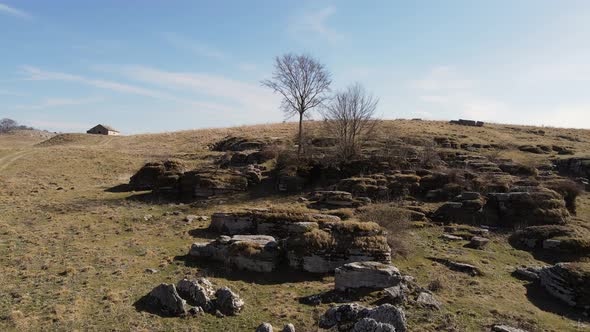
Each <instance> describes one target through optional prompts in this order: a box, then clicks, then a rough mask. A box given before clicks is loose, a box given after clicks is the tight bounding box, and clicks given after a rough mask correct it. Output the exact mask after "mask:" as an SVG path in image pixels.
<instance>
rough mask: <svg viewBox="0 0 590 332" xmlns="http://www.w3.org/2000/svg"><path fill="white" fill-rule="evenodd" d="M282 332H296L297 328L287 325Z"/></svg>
mask: <svg viewBox="0 0 590 332" xmlns="http://www.w3.org/2000/svg"><path fill="white" fill-rule="evenodd" d="M281 332H295V326H294V325H293V324H291V323H289V324H287V325H285V327H283V329H282V330H281Z"/></svg>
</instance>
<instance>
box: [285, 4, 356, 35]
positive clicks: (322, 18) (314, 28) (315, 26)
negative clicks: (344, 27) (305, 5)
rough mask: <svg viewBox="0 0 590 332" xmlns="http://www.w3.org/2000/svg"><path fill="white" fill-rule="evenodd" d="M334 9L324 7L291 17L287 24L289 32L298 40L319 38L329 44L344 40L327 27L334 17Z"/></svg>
mask: <svg viewBox="0 0 590 332" xmlns="http://www.w3.org/2000/svg"><path fill="white" fill-rule="evenodd" d="M335 13H336V8H335V7H333V6H329V7H325V8H322V9H320V10H314V11H307V12H304V13H303V14H301V15H298V16H296V17H293V18H292V20H291V22H290V24H289V31H290V32H291V33H293V34H295V35H297V36H298V37H300V38H310V37H311V38H318V37H319V38H321V39H323V40H326V41H328V42H330V43H335V42H338V41H341V40H343V39H344V36H343V35H342V34H341V33H339V32H337V31H336V30H335V29H333V28H331V27H330V26H329V25H328V20H329V19H330V18H331V17H332V16H334V14H335Z"/></svg>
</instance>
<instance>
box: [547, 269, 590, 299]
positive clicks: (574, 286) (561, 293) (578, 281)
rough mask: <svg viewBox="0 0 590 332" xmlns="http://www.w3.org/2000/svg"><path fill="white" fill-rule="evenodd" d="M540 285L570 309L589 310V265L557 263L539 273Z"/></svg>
mask: <svg viewBox="0 0 590 332" xmlns="http://www.w3.org/2000/svg"><path fill="white" fill-rule="evenodd" d="M539 279H540V282H541V285H542V286H543V287H544V288H545V289H546V290H547V292H548V293H549V294H551V295H553V296H554V297H556V298H558V299H560V300H562V301H563V302H565V303H567V304H568V305H570V306H572V307H578V308H581V309H584V310H589V309H590V263H558V264H555V265H553V266H548V267H544V268H542V269H541V270H540V272H539Z"/></svg>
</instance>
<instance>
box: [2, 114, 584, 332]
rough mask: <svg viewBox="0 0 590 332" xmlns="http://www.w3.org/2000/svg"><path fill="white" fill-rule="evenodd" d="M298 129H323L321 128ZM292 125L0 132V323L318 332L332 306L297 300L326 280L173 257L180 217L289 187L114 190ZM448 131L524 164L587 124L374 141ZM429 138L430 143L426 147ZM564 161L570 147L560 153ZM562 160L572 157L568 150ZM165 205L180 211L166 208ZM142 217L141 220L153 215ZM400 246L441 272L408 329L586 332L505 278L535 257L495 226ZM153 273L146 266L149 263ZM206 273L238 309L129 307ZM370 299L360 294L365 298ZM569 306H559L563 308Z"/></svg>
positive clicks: (392, 127) (289, 133)
mask: <svg viewBox="0 0 590 332" xmlns="http://www.w3.org/2000/svg"><path fill="white" fill-rule="evenodd" d="M306 126H307V127H306V128H307V129H308V130H309V132H310V133H314V135H319V136H321V135H322V128H321V123H317V122H310V123H307V124H306ZM296 130H297V128H296V124H292V123H286V124H276V125H260V126H247V127H236V128H228V129H205V130H193V131H183V132H175V133H163V134H146V135H134V136H120V137H103V136H90V135H85V134H61V135H57V136H54V137H51V138H49V139H47V137H41V138H40V137H36V136H35V137H29V136H15V135H0V275H2V283H0V330H3V331H10V330H14V331H17V330H18V331H25V330H120V331H127V330H133V331H159V330H181V331H184V330H187V331H188V330H192V331H221V330H225V331H254V330H255V328H256V326H258V324H260V322H262V321H268V322H272V323H273V325H275V326H277V327H278V326H283V325H284V324H285V323H288V322H292V323H294V324H295V325H296V327H297V330H298V331H315V330H316V329H317V328H316V323H317V318H318V317H319V315H320V314H321V313H323V312H324V311H325V309H326V308H327V307H328V305H325V304H324V305H320V306H317V307H316V306H309V305H305V304H301V303H300V302H299V301H298V298H299V297H302V296H308V295H312V294H317V293H319V292H322V291H327V290H330V289H331V288H332V287H333V277H317V276H310V275H303V274H302V275H293V274H288V273H285V274H281V273H278V274H272V275H260V274H252V273H235V272H231V271H227V270H226V269H224V268H223V267H222V266H219V264H200V265H198V266H195V265H194V264H190V263H187V262H185V261H183V260H182V259H180V257H181V256H183V255H185V254H186V253H187V251H188V249H189V246H190V244H191V243H192V242H195V241H198V240H204V239H205V238H207V237H210V236H211V235H210V234H207V233H206V232H203V231H202V229H204V228H206V227H207V226H208V222H206V221H195V222H193V223H190V224H189V223H186V222H184V221H183V220H182V218H183V217H182V215H185V214H194V215H205V216H208V215H211V214H212V213H214V212H217V211H224V210H231V209H238V208H240V207H266V206H274V207H277V206H286V207H291V208H303V206H302V204H300V203H297V197H299V196H298V195H291V196H290V195H265V196H262V197H258V198H256V197H254V198H253V197H252V196H249V195H245V194H244V195H235V196H231V197H228V198H226V199H223V200H222V201H221V202H220V201H219V200H216V201H212V202H209V203H203V204H176V203H170V202H166V201H161V202H153V201H150V202H146V201H142V200H139V199H137V198H136V197H137V196H138V194H141V193H137V192H117V190H110V189H111V188H114V187H117V186H119V185H121V184H123V183H127V182H128V180H129V177H130V176H131V175H132V174H133V173H134V172H135V171H137V170H138V169H139V168H140V167H141V166H142V165H143V164H144V163H145V162H146V161H151V160H160V159H167V158H175V159H180V160H184V161H186V162H187V163H188V164H190V165H199V164H201V163H208V162H210V161H211V158H213V157H215V156H220V155H222V154H223V153H221V152H212V151H210V150H209V149H208V148H207V147H208V145H210V144H212V143H214V142H216V141H218V140H220V139H222V138H223V137H225V136H227V135H243V136H249V137H256V138H263V137H267V138H281V139H282V140H283V141H289V140H291V139H293V137H294V135H295V133H296ZM435 137H447V138H449V139H451V140H454V141H456V142H457V143H458V144H495V145H497V146H499V147H500V148H498V149H488V150H485V151H483V152H482V153H483V154H490V155H491V154H493V155H495V157H497V158H510V159H513V160H516V161H519V162H522V163H526V164H534V165H537V164H541V163H546V162H547V161H548V160H549V158H553V157H555V158H561V157H563V156H562V155H558V154H557V153H556V152H551V153H549V154H534V153H529V152H523V151H521V150H519V147H521V146H524V145H546V146H553V145H555V146H559V147H566V148H568V149H570V150H571V151H572V153H573V154H574V155H577V156H587V155H588V152H589V151H590V131H586V130H569V129H557V128H536V127H524V126H512V125H499V124H498V125H497V124H491V125H486V126H485V127H483V128H478V127H464V126H457V125H451V124H448V123H444V122H435V121H408V120H397V121H386V122H384V123H383V125H382V126H380V127H379V129H378V131H377V132H376V133H375V137H373V140H372V143H371V144H373V145H374V146H375V147H378V146H380V145H382V144H387V142H390V141H391V140H395V139H397V140H400V141H406V142H407V141H423V142H428V144H431V142H433V140H434V138H435ZM425 144H426V143H425ZM569 156H571V155H569ZM569 156H568V157H569ZM174 212H180V215H175V214H174ZM150 216H151V217H150ZM589 220H590V196H588V194H586V193H584V194H583V195H582V197H581V198H579V213H578V216H577V221H578V222H579V223H582V224H585V225H587V224H588V223H587V221H589ZM414 226H415V227H414V228H412V229H411V230H410V231H409V232H408V233H407V234H405V235H404V236H405V238H404V239H403V240H404V241H407V242H409V243H411V244H412V245H411V249H410V251H409V253H408V254H407V255H406V257H399V256H398V257H395V258H394V261H393V263H394V264H395V265H396V266H398V267H399V268H400V270H401V272H402V273H404V274H409V275H412V276H414V277H416V279H417V282H418V283H419V284H421V285H424V286H426V285H428V284H429V283H431V282H433V281H435V280H438V282H439V283H440V284H441V289H440V290H439V291H437V292H436V296H437V297H438V298H439V300H441V301H442V302H443V309H442V310H441V311H439V312H431V311H427V310H412V311H408V313H407V315H408V318H409V326H410V330H412V331H440V330H449V331H480V330H489V326H491V325H492V324H494V323H500V322H505V323H509V324H512V325H515V326H517V325H518V326H522V327H526V328H527V329H529V330H530V331H582V330H587V329H588V324H587V323H586V322H585V320H587V318H584V317H579V316H577V315H576V314H575V313H569V312H567V308H562V306H560V305H557V304H555V301H554V300H552V299H550V298H548V297H547V296H546V295H544V294H537V293H536V292H535V291H534V290H531V289H529V288H527V286H526V284H527V283H526V282H523V281H520V280H518V279H515V278H514V277H512V276H511V272H512V271H513V270H514V268H515V267H517V266H520V265H543V264H544V263H543V262H542V261H538V260H536V259H535V257H533V255H531V254H530V253H528V252H525V251H519V250H516V249H514V248H513V247H511V246H510V245H509V244H508V242H507V239H506V238H507V235H504V234H502V233H494V234H493V235H492V237H491V239H492V243H491V245H490V246H489V247H488V248H487V249H486V250H484V251H480V250H474V249H468V248H464V247H463V246H462V244H461V243H455V242H444V241H443V240H441V239H439V235H441V234H442V227H441V226H437V225H433V224H432V225H430V224H429V225H414ZM441 253H444V254H445V255H447V256H449V257H455V258H457V259H461V260H465V261H468V262H473V263H474V264H476V265H477V266H479V267H481V269H482V270H483V271H484V273H485V275H484V276H482V277H478V278H475V279H474V278H473V277H470V276H467V275H465V274H461V273H457V272H451V271H449V270H448V269H446V268H445V267H443V266H442V265H440V264H435V263H433V262H432V261H430V260H428V259H427V257H429V256H432V255H435V254H436V255H440V254H441ZM150 268H152V269H156V270H158V272H157V273H153V274H151V273H146V269H150ZM195 275H197V276H207V277H209V278H210V280H211V281H212V282H213V283H214V284H215V285H219V286H230V287H231V288H232V289H234V290H235V291H237V292H238V293H239V294H240V295H241V296H242V298H243V299H244V301H245V302H246V306H245V308H244V311H243V312H242V313H241V314H240V315H239V316H236V317H225V318H222V319H220V318H216V317H215V316H213V315H203V316H199V317H198V318H186V319H184V318H162V317H160V316H157V315H152V314H149V313H146V312H141V311H138V310H136V308H135V307H134V303H135V302H136V301H137V300H139V299H140V298H141V297H142V296H143V295H145V294H147V293H148V292H149V291H150V290H151V289H152V288H153V287H155V286H156V285H158V284H159V283H162V282H169V283H170V282H172V283H175V282H176V281H178V280H179V279H181V278H182V277H184V276H195ZM374 296H375V295H369V296H367V297H365V298H362V299H361V302H366V303H372V302H374V301H375V300H376V298H375V297H374ZM564 311H565V312H564Z"/></svg>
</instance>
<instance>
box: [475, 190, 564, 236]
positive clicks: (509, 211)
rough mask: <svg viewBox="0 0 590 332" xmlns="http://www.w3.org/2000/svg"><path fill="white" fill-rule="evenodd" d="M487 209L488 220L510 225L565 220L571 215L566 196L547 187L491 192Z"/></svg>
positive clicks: (542, 223)
mask: <svg viewBox="0 0 590 332" xmlns="http://www.w3.org/2000/svg"><path fill="white" fill-rule="evenodd" d="M484 209H485V218H486V221H487V223H488V224H492V225H498V226H506V227H515V226H534V225H555V224H565V223H566V221H567V219H568V218H569V212H568V210H567V209H566V206H565V201H564V200H563V197H562V196H561V195H559V194H558V193H557V192H555V191H553V190H550V189H545V188H543V187H515V188H513V189H512V190H511V191H510V192H509V193H495V194H489V195H488V202H487V204H486V206H485V208H484Z"/></svg>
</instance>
